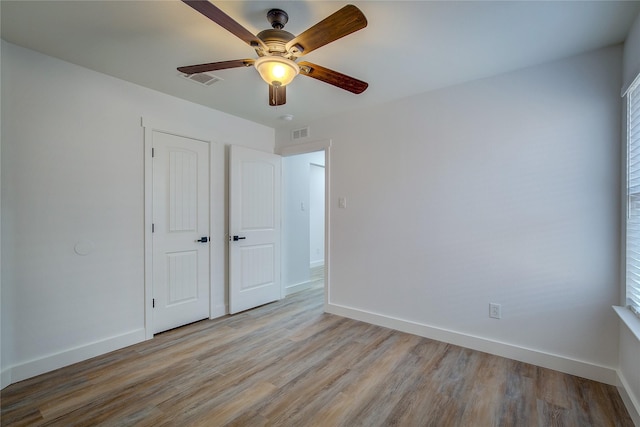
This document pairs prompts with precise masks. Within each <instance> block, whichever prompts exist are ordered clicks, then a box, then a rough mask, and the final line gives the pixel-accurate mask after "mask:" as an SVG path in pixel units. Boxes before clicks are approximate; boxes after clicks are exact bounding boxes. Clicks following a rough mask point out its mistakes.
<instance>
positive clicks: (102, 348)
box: [2, 328, 145, 387]
mask: <svg viewBox="0 0 640 427" xmlns="http://www.w3.org/2000/svg"><path fill="white" fill-rule="evenodd" d="M144 340H145V330H144V328H140V329H136V330H134V331H131V332H127V333H125V334H122V335H117V336H115V337H109V338H105V339H103V340H100V341H95V342H92V343H89V344H86V345H82V346H79V347H76V348H71V349H69V350H64V351H61V352H59V353H55V354H51V355H48V356H45V357H41V358H39V359H34V360H30V361H28V362H23V363H19V364H17V365H14V366H12V367H11V368H8V369H6V370H5V371H9V372H5V371H3V372H2V380H3V387H4V386H5V384H4V379H5V375H7V377H8V380H9V383H16V382H18V381H22V380H26V379H27V378H31V377H35V376H36V375H40V374H44V373H45V372H49V371H53V370H54V369H58V368H62V367H64V366H68V365H71V364H74V363H77V362H81V361H83V360H87V359H90V358H92V357H96V356H99V355H101V354H105V353H109V352H110V351H114V350H118V349H121V348H124V347H128V346H130V345H133V344H137V343H139V342H142V341H144ZM7 385H8V384H7Z"/></svg>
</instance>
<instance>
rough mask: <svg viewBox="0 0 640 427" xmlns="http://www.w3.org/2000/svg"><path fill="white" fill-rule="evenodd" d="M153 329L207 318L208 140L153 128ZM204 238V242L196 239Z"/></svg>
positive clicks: (160, 330)
mask: <svg viewBox="0 0 640 427" xmlns="http://www.w3.org/2000/svg"><path fill="white" fill-rule="evenodd" d="M153 149H154V157H153V224H154V232H153V235H152V236H153V237H152V240H153V298H154V303H155V306H154V309H153V331H154V333H158V332H162V331H165V330H168V329H172V328H175V327H178V326H182V325H185V324H187V323H191V322H194V321H197V320H201V319H205V318H208V317H209V250H210V249H209V242H208V241H209V144H208V143H206V142H203V141H199V140H195V139H190V138H185V137H181V136H176V135H171V134H167V133H163V132H157V131H154V132H153ZM202 237H206V238H207V239H206V240H207V242H198V240H200V239H201V238H202Z"/></svg>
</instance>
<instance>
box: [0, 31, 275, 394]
mask: <svg viewBox="0 0 640 427" xmlns="http://www.w3.org/2000/svg"><path fill="white" fill-rule="evenodd" d="M141 117H145V118H150V119H153V120H154V122H156V123H158V122H162V123H168V124H170V125H169V127H171V126H172V125H173V124H175V125H178V126H180V129H194V131H197V132H198V135H208V136H210V138H211V139H212V140H213V141H215V142H217V143H218V144H219V146H220V147H221V148H219V149H218V155H217V157H216V164H214V165H213V173H214V174H215V177H216V182H217V183H218V186H217V188H214V189H213V196H214V197H217V198H218V200H220V203H219V205H218V207H217V208H216V209H215V211H214V212H213V213H212V215H213V223H214V226H213V230H212V250H214V251H215V252H216V253H217V254H219V255H220V256H219V257H218V258H217V260H216V264H215V265H214V266H213V285H214V287H213V299H214V303H215V304H220V303H222V304H224V301H220V300H222V299H224V294H225V283H224V278H225V273H224V271H225V264H224V262H225V259H224V253H225V244H226V243H225V239H224V233H225V230H224V224H225V221H224V218H225V214H226V212H225V204H224V187H225V185H226V184H225V159H224V146H225V144H240V145H244V146H248V147H252V148H256V149H261V150H264V151H270V152H272V151H273V140H274V131H273V129H271V128H267V127H264V126H262V125H258V124H255V123H252V122H248V121H246V120H243V119H239V118H237V117H233V116H230V115H227V114H224V113H221V112H218V111H214V110H211V109H209V108H206V107H202V106H199V105H195V104H192V103H189V102H186V101H183V100H179V99H177V98H173V97H171V96H167V95H164V94H161V93H158V92H155V91H152V90H148V89H145V88H142V87H139V86H136V85H133V84H130V83H127V82H124V81H121V80H118V79H114V78H111V77H108V76H106V75H103V74H99V73H96V72H93V71H90V70H87V69H84V68H81V67H78V66H75V65H72V64H69V63H66V62H63V61H60V60H57V59H53V58H51V57H47V56H44V55H41V54H39V53H36V52H34V51H30V50H27V49H23V48H20V47H18V46H15V45H12V44H9V43H5V42H2V156H1V157H2V168H1V170H2V254H3V258H2V296H3V299H2V328H3V330H2V371H3V384H2V385H3V386H4V385H6V382H7V381H13V382H15V381H17V380H20V379H22V378H25V377H28V376H31V375H34V374H37V373H39V372H42V371H46V370H48V369H53V368H55V367H58V366H62V365H64V364H67V363H71V362H73V361H76V360H79V359H82V358H86V357H90V356H93V355H94V354H98V353H101V352H104V351H108V350H111V349H113V348H117V347H122V346H124V345H127V344H130V343H132V342H136V341H139V340H141V339H143V338H144V331H143V329H142V328H144V302H143V297H144V293H143V291H144V280H143V279H144V264H143V262H144V259H143V255H144V254H143V236H144V235H143V215H144V212H143V207H144V199H143V188H144V187H143V128H142V127H141ZM238 129H242V132H238V131H237V130H238ZM83 240H88V241H91V242H93V244H94V246H95V248H94V251H93V252H92V253H91V254H90V255H88V256H79V255H77V254H75V252H74V245H75V244H76V243H77V242H79V241H83Z"/></svg>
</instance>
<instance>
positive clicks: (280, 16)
mask: <svg viewBox="0 0 640 427" xmlns="http://www.w3.org/2000/svg"><path fill="white" fill-rule="evenodd" d="M267 20H268V21H269V23H270V24H271V27H272V28H275V29H277V30H281V29H283V28H284V26H285V25H286V24H287V22H289V15H288V14H287V12H285V11H284V10H282V9H271V10H270V11H269V12H267Z"/></svg>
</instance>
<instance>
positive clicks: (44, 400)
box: [0, 287, 633, 427]
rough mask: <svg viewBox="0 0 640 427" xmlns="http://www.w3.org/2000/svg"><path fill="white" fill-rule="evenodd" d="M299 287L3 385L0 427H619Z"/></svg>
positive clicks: (608, 407)
mask: <svg viewBox="0 0 640 427" xmlns="http://www.w3.org/2000/svg"><path fill="white" fill-rule="evenodd" d="M322 292H323V290H322V289H321V288H319V287H312V288H310V289H307V290H305V291H302V292H299V293H296V294H293V295H291V296H289V297H287V298H286V299H284V300H282V301H278V302H276V303H272V304H268V305H265V306H262V307H258V308H256V309H254V310H250V311H246V312H243V313H240V314H237V315H234V316H225V317H223V318H220V319H216V320H212V321H209V320H207V321H202V322H197V323H194V324H191V325H187V326H185V327H182V328H178V329H174V330H171V331H167V332H165V333H162V334H158V335H157V336H156V337H154V339H153V340H149V341H145V342H143V343H140V344H136V345H133V346H130V347H127V348H126V349H122V350H119V351H115V352H112V353H109V354H106V355H102V356H99V357H96V358H94V359H91V360H87V361H85V362H81V363H78V364H75V365H72V366H68V367H65V368H62V369H59V370H57V371H54V372H49V373H47V374H44V375H41V376H39V377H35V378H31V379H28V380H25V381H22V382H20V383H17V384H12V385H10V386H9V387H7V388H5V389H4V390H2V393H1V395H0V397H1V405H0V406H1V424H2V426H12V427H13V426H118V427H121V426H142V427H145V426H153V427H159V426H224V425H228V426H323V427H324V426H349V427H354V426H367V427H371V426H437V427H442V426H456V427H458V426H482V427H484V426H518V427H520V426H545V427H546V426H554V425H557V426H580V427H583V426H619V427H629V426H633V423H632V421H631V419H630V417H629V414H628V413H627V411H626V409H625V407H624V404H623V403H622V400H621V398H620V396H619V394H618V392H617V390H616V388H615V387H613V386H609V385H606V384H602V383H598V382H594V381H589V380H586V379H583V378H577V377H573V376H571V375H566V374H563V373H560V372H556V371H551V370H548V369H544V368H541V367H537V366H533V365H528V364H525V363H521V362H517V361H513V360H509V359H505V358H500V357H497V356H491V355H488V354H485V353H481V352H477V351H473V350H469V349H465V348H462V347H457V346H454V345H450V344H446V343H442V342H438V341H433V340H429V339H425V338H421V337H418V336H414V335H410V334H406V333H402V332H398V331H393V330H391V329H387V328H381V327H377V326H374V325H370V324H366V323H362V322H357V321H355V320H351V319H346V318H341V317H339V316H335V315H331V314H325V313H323V312H322V310H323V307H324V298H323V293H322Z"/></svg>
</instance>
